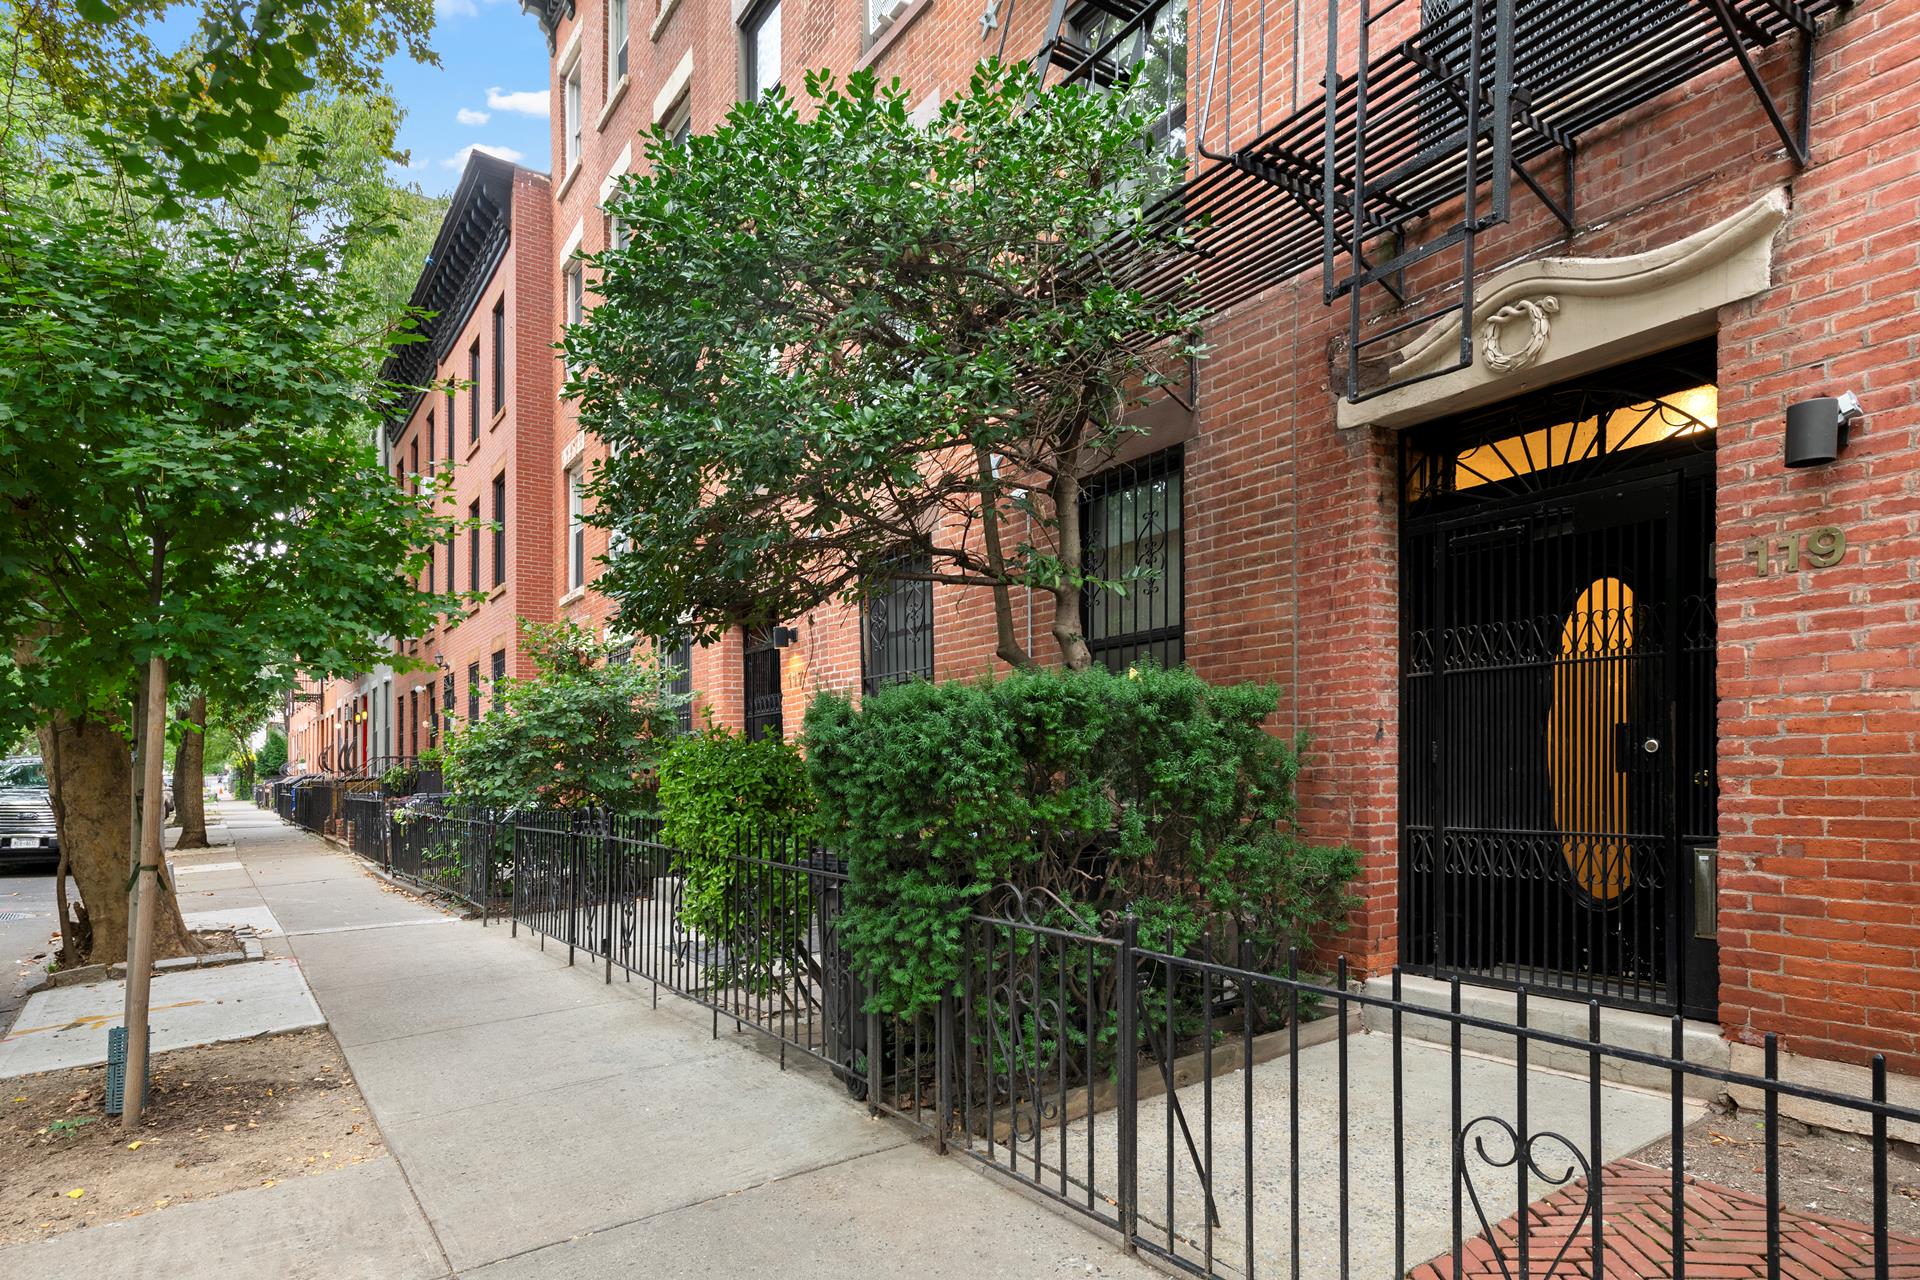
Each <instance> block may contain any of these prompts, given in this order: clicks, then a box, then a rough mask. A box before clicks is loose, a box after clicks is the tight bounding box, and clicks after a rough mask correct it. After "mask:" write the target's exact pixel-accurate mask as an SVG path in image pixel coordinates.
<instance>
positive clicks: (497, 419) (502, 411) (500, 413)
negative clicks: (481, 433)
mask: <svg viewBox="0 0 1920 1280" xmlns="http://www.w3.org/2000/svg"><path fill="white" fill-rule="evenodd" d="M506 420H507V406H506V405H505V404H502V405H501V406H500V407H499V408H498V409H495V410H494V411H493V421H491V422H489V423H488V424H487V430H489V431H491V430H493V429H494V428H495V427H497V426H499V425H500V424H501V423H503V422H505V421H506Z"/></svg>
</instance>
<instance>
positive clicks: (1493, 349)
mask: <svg viewBox="0 0 1920 1280" xmlns="http://www.w3.org/2000/svg"><path fill="white" fill-rule="evenodd" d="M1559 313H1560V299H1558V298H1556V297H1554V296H1553V295H1552V294H1548V295H1547V296H1546V297H1544V298H1541V299H1540V300H1539V301H1537V302H1536V301H1534V300H1533V299H1531V298H1522V299H1521V300H1520V301H1518V302H1513V303H1509V304H1508V305H1506V306H1504V307H1501V308H1500V309H1499V310H1498V311H1496V312H1494V313H1493V314H1492V315H1490V316H1488V317H1487V318H1486V320H1485V321H1484V322H1482V324H1481V325H1480V355H1481V358H1482V359H1484V360H1485V361H1486V364H1487V368H1488V369H1490V370H1492V371H1493V372H1494V373H1512V372H1513V371H1514V370H1516V369H1524V368H1526V367H1527V366H1528V365H1530V364H1532V363H1533V362H1534V361H1535V360H1538V359H1539V358H1540V353H1541V352H1542V351H1545V350H1546V349H1547V338H1548V336H1549V335H1550V334H1551V332H1552V329H1553V322H1552V320H1551V319H1550V317H1552V316H1555V315H1558V314H1559ZM1515 320H1525V321H1526V322H1527V340H1526V342H1524V343H1523V344H1521V346H1520V347H1519V348H1518V349H1517V350H1514V351H1508V350H1506V349H1505V348H1504V347H1502V346H1501V345H1500V334H1501V332H1502V330H1503V329H1504V328H1505V326H1506V325H1508V324H1509V323H1511V322H1512V321H1515Z"/></svg>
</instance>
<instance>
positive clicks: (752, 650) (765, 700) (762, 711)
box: [745, 627, 786, 738]
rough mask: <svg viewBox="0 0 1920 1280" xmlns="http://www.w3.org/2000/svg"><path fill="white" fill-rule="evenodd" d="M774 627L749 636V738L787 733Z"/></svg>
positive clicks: (747, 699) (782, 735) (747, 645)
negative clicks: (774, 640) (774, 641)
mask: <svg viewBox="0 0 1920 1280" xmlns="http://www.w3.org/2000/svg"><path fill="white" fill-rule="evenodd" d="M773 631H774V629H773V628H771V627H762V628H756V629H755V630H752V631H749V632H748V633H747V644H746V657H745V665H746V670H745V676H746V702H747V737H749V738H779V737H784V736H785V734H786V725H785V718H784V715H783V711H784V709H785V708H784V705H783V699H782V695H781V691H780V650H779V648H778V647H776V646H775V645H774V643H773Z"/></svg>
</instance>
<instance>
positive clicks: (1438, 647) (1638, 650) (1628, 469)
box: [1401, 396, 1717, 1016]
mask: <svg viewBox="0 0 1920 1280" xmlns="http://www.w3.org/2000/svg"><path fill="white" fill-rule="evenodd" d="M1648 403H1651V404H1652V405H1654V406H1656V407H1655V408H1654V409H1653V411H1652V412H1653V415H1654V417H1655V418H1656V419H1665V426H1664V428H1663V429H1664V431H1665V434H1649V435H1647V436H1645V437H1643V438H1642V439H1640V440H1639V441H1637V442H1631V443H1623V442H1622V441H1621V440H1619V439H1616V440H1615V441H1614V442H1613V447H1612V448H1608V447H1607V442H1606V441H1605V439H1604V435H1605V433H1606V431H1607V430H1608V429H1609V428H1611V429H1613V430H1614V431H1615V432H1616V433H1619V432H1621V431H1622V430H1624V426H1625V423H1626V422H1627V421H1628V420H1629V419H1630V418H1631V417H1632V414H1631V413H1628V414H1627V416H1626V417H1622V416H1621V415H1622V414H1623V413H1626V411H1627V410H1632V411H1634V412H1641V411H1643V410H1645V409H1646V408H1647V406H1648ZM1695 403H1696V404H1697V402H1695ZM1562 408H1563V409H1565V406H1562ZM1583 411H1585V421H1587V422H1588V423H1590V424H1591V423H1594V422H1597V423H1598V424H1599V425H1598V426H1597V427H1593V426H1589V427H1587V428H1582V427H1581V426H1580V425H1579V424H1580V423H1581V422H1582V421H1583V419H1582V417H1580V416H1576V415H1578V414H1580V413H1581V412H1583ZM1555 417H1559V418H1560V422H1559V424H1558V425H1557V426H1556V424H1555V423H1554V422H1553V421H1552V419H1553V418H1555ZM1678 424H1679V417H1678V416H1677V415H1669V414H1667V413H1666V411H1665V409H1664V407H1661V402H1659V401H1657V400H1655V401H1651V402H1638V401H1635V400H1634V399H1633V398H1632V397H1631V396H1622V397H1619V398H1617V399H1615V398H1605V397H1603V398H1601V399H1600V400H1599V401H1598V402H1597V403H1596V402H1595V401H1593V400H1592V399H1585V400H1583V401H1581V403H1580V405H1578V406H1575V407H1574V408H1573V409H1572V411H1571V412H1567V413H1566V415H1565V416H1561V415H1559V414H1549V415H1548V422H1547V426H1546V427H1544V428H1540V427H1534V428H1531V429H1529V427H1528V423H1527V421H1521V422H1520V423H1519V424H1518V428H1517V429H1516V430H1514V431H1513V432H1512V434H1509V435H1506V436H1499V435H1497V434H1496V435H1495V438H1494V440H1493V441H1491V442H1488V441H1486V440H1485V435H1484V433H1483V435H1482V437H1481V439H1482V443H1480V444H1477V445H1474V444H1468V445H1465V446H1458V445H1456V446H1454V447H1452V448H1451V450H1450V451H1449V452H1447V453H1446V456H1447V457H1449V458H1450V459H1451V460H1452V461H1453V462H1454V463H1456V464H1459V463H1462V462H1464V464H1465V465H1466V466H1467V467H1468V468H1469V469H1470V470H1468V471H1465V472H1462V471H1459V470H1457V469H1456V470H1455V471H1453V472H1450V473H1448V475H1447V476H1446V477H1445V480H1444V483H1435V481H1436V480H1437V479H1439V478H1440V476H1439V473H1438V472H1437V471H1435V470H1434V461H1435V457H1436V455H1435V454H1434V453H1432V452H1427V453H1419V454H1415V455H1412V456H1415V457H1417V458H1418V462H1417V464H1416V465H1415V466H1412V467H1410V468H1409V487H1408V490H1407V494H1408V502H1407V508H1406V512H1405V526H1404V531H1405V540H1404V553H1403V554H1404V560H1403V572H1402V582H1403V588H1402V600H1403V610H1404V615H1403V622H1404V626H1403V648H1402V663H1403V670H1402V688H1403V699H1404V702H1403V712H1404V714H1403V722H1402V731H1403V739H1402V741H1403V748H1402V752H1403V765H1402V782H1403V789H1402V814H1403V825H1402V887H1403V896H1402V917H1401V935H1402V952H1403V959H1404V960H1405V961H1406V962H1407V963H1408V964H1409V965H1410V966H1412V967H1415V968H1419V969H1423V970H1425V971H1427V972H1431V973H1434V974H1436V975H1451V974H1459V975H1461V976H1463V977H1467V978H1471V979H1472V980H1475V981H1480V982H1491V983H1496V984H1500V985H1510V986H1516V987H1528V988H1533V989H1539V990H1545V991H1551V992H1554V993H1557V994H1565V995H1574V996H1578V997H1581V998H1586V997H1597V998H1599V999H1601V1000H1603V1001H1606V1002H1608V1003H1618V1004H1628V1005H1636V1006H1641V1007H1647V1008H1655V1009H1661V1010H1667V1011H1673V1010H1684V1011H1686V1012H1687V1013H1689V1014H1694V1015H1697V1016H1711V1015H1712V1013H1713V1008H1714V1003H1715V997H1716V987H1717V978H1716V975H1715V955H1714V944H1713V942H1712V939H1711V937H1700V936H1698V935H1699V934H1701V933H1703V932H1710V930H1708V929H1704V928H1702V927H1698V926H1700V925H1708V924H1710V922H1711V916H1710V915H1708V916H1707V917H1706V919H1705V920H1703V921H1700V922H1696V920H1695V918H1694V905H1695V894H1694V882H1695V867H1696V864H1697V863H1699V861H1700V857H1699V855H1700V853H1701V851H1707V850H1710V848H1711V845H1712V843H1713V831H1714V816H1715V804H1714V797H1715V775H1714V679H1713V676H1714V662H1713V648H1714V645H1713V622H1712V603H1713V592H1712V582H1711V578H1710V574H1711V547H1712V537H1713V523H1712V522H1713V503H1712V494H1713V491H1712V473H1711V462H1712V456H1711V453H1710V452H1707V451H1706V449H1707V448H1710V439H1711V428H1710V425H1707V424H1703V425H1702V426H1701V427H1700V428H1699V429H1694V430H1683V429H1681V428H1680V426H1679V425H1678ZM1499 429H1500V428H1496V433H1497V431H1498V430H1499ZM1642 429H1643V430H1644V424H1643V428H1642ZM1556 430H1561V431H1564V432H1566V433H1569V436H1568V437H1567V438H1562V437H1557V436H1556V435H1555V434H1554V432H1555V431H1556ZM1596 434H1597V435H1598V437H1600V438H1599V439H1594V438H1589V437H1593V436H1595V435H1596ZM1698 437H1704V439H1702V438H1698ZM1516 444H1517V445H1518V452H1517V453H1515V454H1514V456H1513V457H1511V458H1510V459H1508V461H1506V462H1497V461H1495V456H1494V454H1490V453H1488V452H1487V450H1489V449H1494V450H1496V452H1497V451H1498V449H1499V448H1500V447H1502V446H1504V447H1506V448H1507V449H1508V450H1509V451H1512V450H1513V449H1514V448H1515V446H1516ZM1576 445H1577V446H1578V447H1577V449H1576ZM1642 446H1647V447H1642ZM1556 448H1561V449H1564V450H1565V451H1566V452H1568V453H1577V455H1578V456H1573V457H1565V458H1556V457H1554V456H1553V455H1554V450H1555V449H1556ZM1529 454H1537V455H1539V456H1537V457H1527V456H1526V455H1529ZM1423 468H1424V469H1425V470H1424V471H1423ZM1705 887H1706V890H1707V893H1708V895H1709V897H1710V895H1711V889H1712V886H1711V884H1710V883H1709V884H1707V885H1706V886H1705Z"/></svg>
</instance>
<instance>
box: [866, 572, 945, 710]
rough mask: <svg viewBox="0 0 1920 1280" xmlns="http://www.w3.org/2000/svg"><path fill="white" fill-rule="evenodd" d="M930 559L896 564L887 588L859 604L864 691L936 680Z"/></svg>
mask: <svg viewBox="0 0 1920 1280" xmlns="http://www.w3.org/2000/svg"><path fill="white" fill-rule="evenodd" d="M931 568H932V561H931V560H930V558H929V557H927V556H924V555H921V556H914V557H910V558H908V559H904V560H900V561H897V562H896V567H895V569H894V570H893V575H890V576H889V577H888V579H887V582H886V585H885V586H883V587H877V588H875V590H874V591H873V593H872V594H871V595H869V596H867V597H866V598H865V599H863V600H862V601H861V602H860V688H861V690H862V691H863V692H866V693H873V692H875V691H877V690H879V689H883V688H885V687H886V686H887V685H890V684H899V683H900V682H902V681H904V680H915V679H919V680H931V679H933V584H932V583H931V582H927V581H925V580H924V579H914V578H903V577H899V576H897V575H898V574H899V573H926V572H928V571H929V570H930V569H931Z"/></svg>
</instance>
